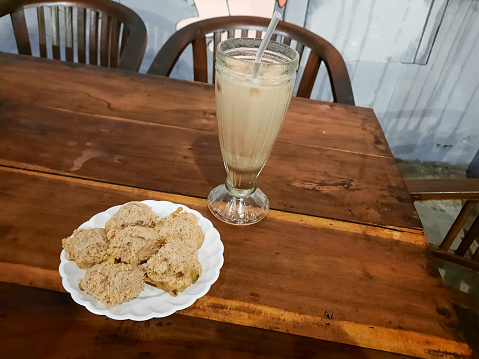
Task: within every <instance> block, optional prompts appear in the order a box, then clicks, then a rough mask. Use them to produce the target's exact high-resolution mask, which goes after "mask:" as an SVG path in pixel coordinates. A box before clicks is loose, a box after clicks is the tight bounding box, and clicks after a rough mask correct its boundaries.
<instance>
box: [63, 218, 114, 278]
mask: <svg viewBox="0 0 479 359" xmlns="http://www.w3.org/2000/svg"><path fill="white" fill-rule="evenodd" d="M62 246H63V249H65V257H66V258H67V259H68V260H73V261H75V262H76V264H77V265H78V267H80V268H83V269H86V268H90V267H91V266H93V265H95V264H98V263H101V262H102V261H104V260H105V259H106V257H107V250H108V239H107V236H106V233H105V230H104V229H103V228H90V229H75V231H73V234H72V235H71V237H67V238H63V239H62Z"/></svg>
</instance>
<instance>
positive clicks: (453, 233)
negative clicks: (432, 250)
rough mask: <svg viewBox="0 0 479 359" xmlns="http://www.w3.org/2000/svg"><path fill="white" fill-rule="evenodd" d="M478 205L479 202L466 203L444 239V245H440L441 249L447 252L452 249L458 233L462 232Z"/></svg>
mask: <svg viewBox="0 0 479 359" xmlns="http://www.w3.org/2000/svg"><path fill="white" fill-rule="evenodd" d="M476 203H477V201H466V203H465V204H464V206H463V207H462V209H461V211H460V212H459V214H458V215H457V218H456V220H455V221H454V223H453V224H452V226H451V228H450V229H449V231H448V232H447V234H446V236H445V237H444V239H443V241H442V243H441V244H440V245H439V249H441V250H444V251H447V250H448V249H449V248H450V247H451V245H452V243H453V242H454V240H455V239H456V237H457V235H458V233H459V232H460V231H461V229H462V227H463V226H464V224H465V223H466V221H467V219H468V218H469V216H470V215H471V214H472V213H473V211H474V210H475V208H476Z"/></svg>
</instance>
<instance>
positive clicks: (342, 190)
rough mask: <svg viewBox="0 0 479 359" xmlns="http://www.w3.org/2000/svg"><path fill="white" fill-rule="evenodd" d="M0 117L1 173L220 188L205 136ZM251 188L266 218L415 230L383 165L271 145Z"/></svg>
mask: <svg viewBox="0 0 479 359" xmlns="http://www.w3.org/2000/svg"><path fill="white" fill-rule="evenodd" d="M1 112H2V118H3V121H2V141H1V143H0V151H1V152H2V163H3V164H7V165H12V166H17V167H25V166H32V165H33V166H40V167H42V168H44V170H45V171H56V172H58V173H62V174H67V175H74V176H79V177H83V178H90V179H96V180H100V181H107V182H111V183H117V184H125V185H130V186H136V187H141V188H146V189H154V190H159V191H163V192H170V193H179V194H183V195H188V196H195V197H203V198H206V197H207V195H208V193H209V192H210V190H211V189H212V188H214V187H216V186H217V185H218V184H220V183H223V182H224V180H225V176H226V173H225V170H224V167H223V162H222V159H221V152H220V149H219V144H218V138H217V135H216V134H215V133H213V132H212V133H210V132H205V131H202V130H197V129H188V128H181V127H176V126H166V125H163V124H156V123H145V122H141V121H137V120H124V119H119V118H101V119H99V118H96V117H92V116H89V115H85V114H77V113H65V112H64V111H59V110H56V109H52V108H43V107H36V106H25V105H22V104H16V103H5V104H4V105H3V106H2V110H1ZM305 132H307V131H305ZM26 144H28V146H27V145H26ZM59 154H61V156H59ZM259 186H260V188H261V189H262V190H263V192H265V193H266V194H267V196H268V197H269V199H270V203H271V207H272V208H274V209H278V210H283V211H289V212H296V213H301V214H307V215H314V216H321V217H326V218H334V219H340V220H346V221H352V222H360V223H367V224H373V225H380V226H394V227H403V228H421V225H420V222H419V219H418V216H417V214H416V212H415V210H414V206H413V204H412V200H411V199H410V198H409V194H408V193H407V191H406V189H405V186H404V183H403V179H402V177H401V175H400V173H399V171H398V169H397V166H396V164H395V162H394V159H391V158H388V157H378V156H368V155H364V154H357V153H354V154H353V153H346V152H343V151H336V150H331V149H323V148H320V147H312V146H306V145H294V144H290V143H283V142H279V143H277V144H276V146H275V149H274V150H273V153H272V154H271V157H270V159H269V161H268V163H267V165H266V167H265V168H264V170H263V172H262V174H261V176H260V178H259Z"/></svg>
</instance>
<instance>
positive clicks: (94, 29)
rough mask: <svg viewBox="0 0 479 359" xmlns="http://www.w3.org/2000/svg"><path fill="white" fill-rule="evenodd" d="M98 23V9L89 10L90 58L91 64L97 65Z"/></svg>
mask: <svg viewBox="0 0 479 359" xmlns="http://www.w3.org/2000/svg"><path fill="white" fill-rule="evenodd" d="M99 25H100V14H99V12H98V11H90V41H89V48H90V58H89V62H90V64H91V65H98V27H99Z"/></svg>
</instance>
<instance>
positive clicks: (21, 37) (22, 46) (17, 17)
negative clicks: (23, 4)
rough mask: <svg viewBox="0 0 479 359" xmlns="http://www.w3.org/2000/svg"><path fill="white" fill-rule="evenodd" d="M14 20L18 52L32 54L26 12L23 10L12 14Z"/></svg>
mask: <svg viewBox="0 0 479 359" xmlns="http://www.w3.org/2000/svg"><path fill="white" fill-rule="evenodd" d="M10 18H11V20H12V26H13V33H14V34H15V40H16V42H17V48H18V53H19V54H22V55H31V54H32V48H31V46H30V39H29V37H28V28H27V22H26V21H25V12H24V11H23V10H19V11H16V12H14V13H11V14H10Z"/></svg>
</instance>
